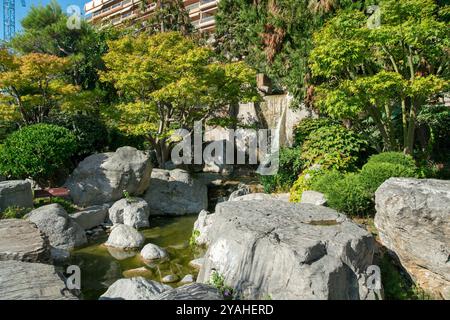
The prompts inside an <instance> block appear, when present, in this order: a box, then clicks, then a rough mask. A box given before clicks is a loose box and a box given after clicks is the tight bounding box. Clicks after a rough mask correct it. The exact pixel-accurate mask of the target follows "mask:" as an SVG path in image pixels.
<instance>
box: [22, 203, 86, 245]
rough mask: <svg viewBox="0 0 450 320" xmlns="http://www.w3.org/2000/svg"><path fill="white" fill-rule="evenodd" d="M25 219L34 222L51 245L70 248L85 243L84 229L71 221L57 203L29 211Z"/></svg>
mask: <svg viewBox="0 0 450 320" xmlns="http://www.w3.org/2000/svg"><path fill="white" fill-rule="evenodd" d="M27 220H29V221H31V222H33V223H34V224H36V226H37V227H38V228H39V230H41V231H42V232H43V233H44V234H45V235H46V236H47V237H48V239H49V241H50V244H51V245H52V247H54V248H57V249H63V250H71V249H73V248H76V247H80V246H83V245H85V244H86V243H87V238H86V234H85V232H84V229H83V228H82V227H80V226H79V225H78V224H77V223H76V222H75V221H73V220H72V219H71V218H70V216H69V215H68V214H67V212H66V210H64V208H63V207H62V206H61V205H59V204H56V203H54V204H49V205H46V206H42V207H40V208H37V209H34V210H33V211H31V212H30V213H29V214H28V216H27Z"/></svg>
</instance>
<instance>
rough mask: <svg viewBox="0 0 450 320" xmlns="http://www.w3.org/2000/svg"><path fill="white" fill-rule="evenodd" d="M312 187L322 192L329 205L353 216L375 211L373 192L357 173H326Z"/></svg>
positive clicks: (369, 213) (365, 214)
mask: <svg viewBox="0 0 450 320" xmlns="http://www.w3.org/2000/svg"><path fill="white" fill-rule="evenodd" d="M311 188H312V189H313V190H316V191H319V192H322V193H324V194H325V196H326V198H327V203H328V206H330V207H331V208H334V209H336V210H338V211H339V212H343V213H346V214H348V215H351V216H368V215H371V214H373V213H374V207H373V202H372V196H373V194H372V193H370V192H369V190H367V188H366V186H365V184H364V183H363V182H362V181H361V177H360V175H359V174H357V173H346V174H342V173H336V172H331V173H328V174H325V175H323V176H321V177H319V178H318V179H317V181H315V182H314V183H313V184H312V186H311Z"/></svg>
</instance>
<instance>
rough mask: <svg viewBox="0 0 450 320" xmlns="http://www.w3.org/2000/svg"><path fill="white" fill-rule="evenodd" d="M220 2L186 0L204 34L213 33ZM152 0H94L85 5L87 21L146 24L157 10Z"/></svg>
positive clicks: (197, 26) (216, 0) (188, 9)
mask: <svg viewBox="0 0 450 320" xmlns="http://www.w3.org/2000/svg"><path fill="white" fill-rule="evenodd" d="M218 2H219V0H184V1H183V3H184V6H185V8H186V10H187V11H188V12H189V17H190V18H191V21H192V24H193V25H194V26H195V28H196V29H198V30H200V31H202V32H213V31H214V27H215V22H216V21H215V18H214V15H215V13H216V11H217V3H218ZM155 8H156V1H151V0H92V1H90V2H88V3H86V4H85V5H84V11H85V13H86V16H87V20H88V21H89V22H91V23H93V24H96V25H100V26H106V25H113V26H118V25H121V24H125V23H134V22H144V21H145V20H146V19H147V18H148V17H149V16H150V15H151V14H152V12H153V11H154V10H155Z"/></svg>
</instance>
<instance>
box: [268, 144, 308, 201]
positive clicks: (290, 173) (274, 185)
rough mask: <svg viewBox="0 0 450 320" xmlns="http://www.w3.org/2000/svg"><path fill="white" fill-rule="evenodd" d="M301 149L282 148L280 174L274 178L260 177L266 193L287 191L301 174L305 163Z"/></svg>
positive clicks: (273, 176)
mask: <svg viewBox="0 0 450 320" xmlns="http://www.w3.org/2000/svg"><path fill="white" fill-rule="evenodd" d="M300 155H301V149H300V148H281V149H280V156H279V168H278V172H277V173H276V174H275V175H272V176H263V175H261V176H259V180H260V181H261V184H262V185H263V187H264V192H266V193H272V192H275V191H287V190H289V188H290V187H291V185H292V184H293V183H294V182H295V180H296V179H297V177H298V175H299V174H300V172H301V170H302V167H303V162H302V161H301V159H300Z"/></svg>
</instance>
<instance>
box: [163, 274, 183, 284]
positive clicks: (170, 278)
mask: <svg viewBox="0 0 450 320" xmlns="http://www.w3.org/2000/svg"><path fill="white" fill-rule="evenodd" d="M178 280H179V278H178V277H177V276H176V275H174V274H168V275H167V276H164V277H163V278H162V279H161V282H162V283H174V282H178Z"/></svg>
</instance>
